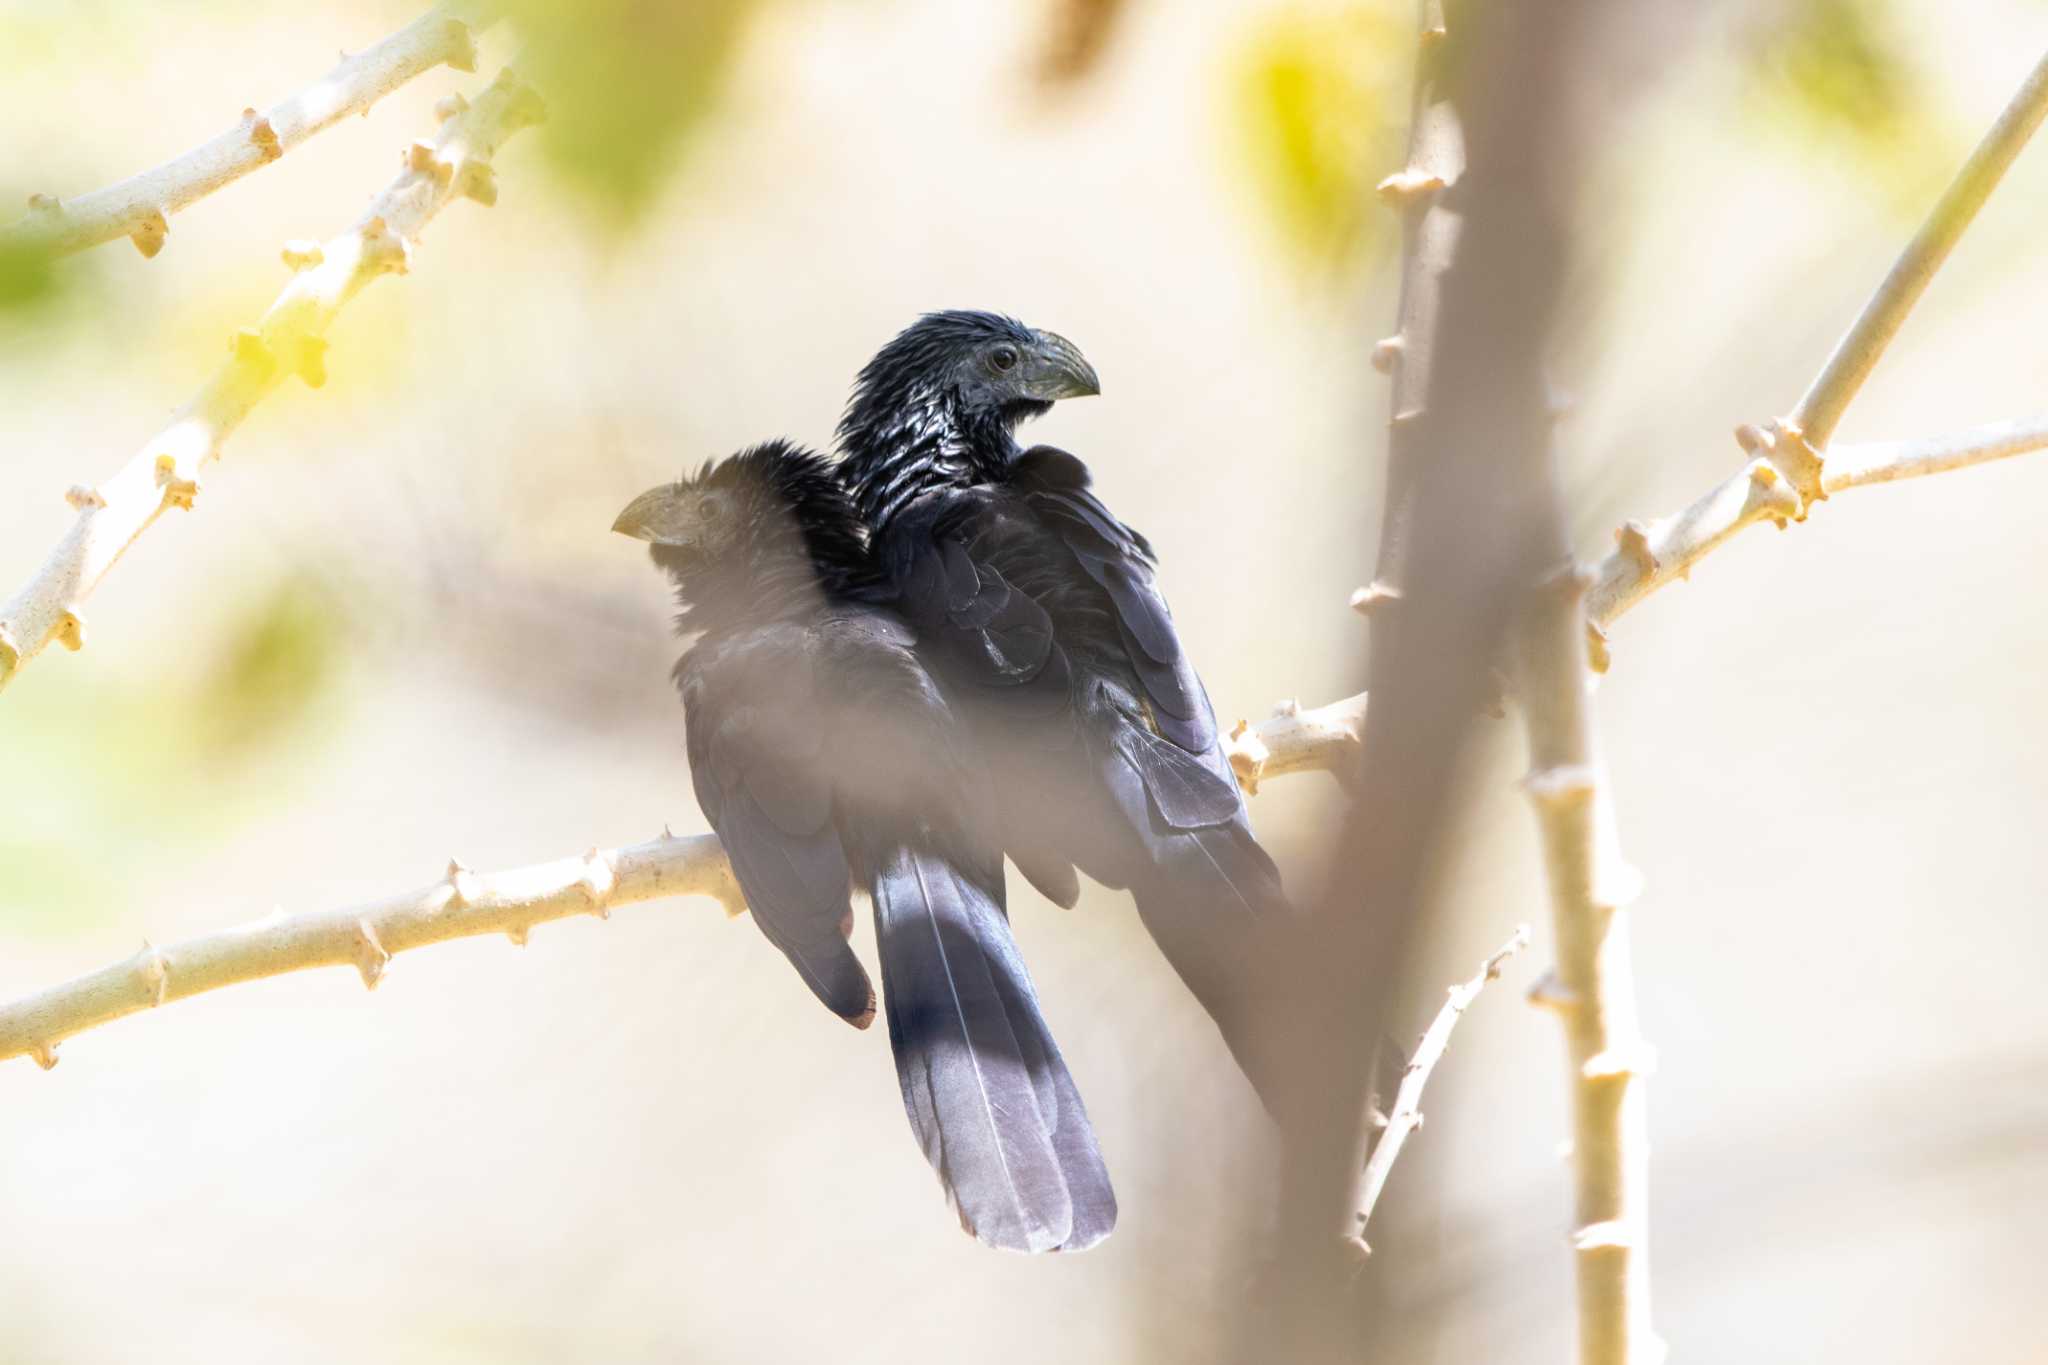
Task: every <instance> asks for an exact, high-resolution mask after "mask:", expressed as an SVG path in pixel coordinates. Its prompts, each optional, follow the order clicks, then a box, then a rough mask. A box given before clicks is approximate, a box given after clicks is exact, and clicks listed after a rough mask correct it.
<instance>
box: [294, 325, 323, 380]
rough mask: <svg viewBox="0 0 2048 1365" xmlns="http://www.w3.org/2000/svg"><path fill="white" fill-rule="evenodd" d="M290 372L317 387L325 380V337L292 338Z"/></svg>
mask: <svg viewBox="0 0 2048 1365" xmlns="http://www.w3.org/2000/svg"><path fill="white" fill-rule="evenodd" d="M290 372H291V373H293V374H295V375H297V376H298V377H299V378H301V379H303V380H305V381H306V387H307V388H309V389H317V388H319V387H320V386H321V385H322V384H325V383H326V382H327V338H326V337H313V336H302V337H298V338H296V339H294V341H293V343H292V355H291V366H290Z"/></svg>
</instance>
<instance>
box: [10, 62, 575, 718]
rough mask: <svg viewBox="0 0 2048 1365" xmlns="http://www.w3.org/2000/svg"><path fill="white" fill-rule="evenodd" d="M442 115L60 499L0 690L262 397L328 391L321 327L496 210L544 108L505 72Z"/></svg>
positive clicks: (191, 489)
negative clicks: (88, 476) (199, 368)
mask: <svg viewBox="0 0 2048 1365" xmlns="http://www.w3.org/2000/svg"><path fill="white" fill-rule="evenodd" d="M440 112H441V114H442V118H443V121H442V124H441V128H440V131H439V133H438V134H437V135H436V136H435V137H434V139H433V140H432V141H431V142H414V143H413V144H411V145H410V146H409V147H407V148H405V149H404V151H403V154H402V157H401V162H402V169H401V170H400V171H399V174H398V178H397V179H395V180H393V181H392V182H391V184H390V185H388V186H386V187H385V189H384V190H383V191H382V192H381V193H379V194H378V195H377V196H376V197H375V198H373V199H372V200H371V201H370V205H369V207H368V209H366V210H365V211H364V213H363V215H362V216H361V217H360V218H358V219H357V220H356V221H355V223H354V224H353V225H351V226H350V227H349V228H348V230H347V231H345V232H343V233H341V234H340V235H339V236H337V237H335V238H333V239H332V240H331V241H328V242H326V243H325V244H315V243H292V244H290V245H288V246H287V247H286V248H285V252H284V256H285V261H286V263H287V264H288V265H290V266H292V268H293V269H294V270H295V271H296V272H297V273H296V274H295V275H294V276H293V278H292V281H291V283H290V284H288V285H286V286H285V288H284V291H283V292H282V293H280V294H279V295H278V296H277V300H276V302H274V303H272V304H271V306H270V309H269V311H268V312H266V313H265V314H264V315H263V317H262V320H261V321H260V322H259V323H258V324H257V325H256V326H255V327H253V328H245V329H244V330H242V331H240V332H238V333H236V334H235V336H234V337H233V338H232V339H231V340H230V344H229V358H228V361H227V363H226V364H225V365H223V366H221V368H220V369H219V370H217V371H215V373H214V375H213V377H212V378H211V379H209V380H207V381H206V383H205V384H204V385H203V386H202V387H201V388H200V390H199V392H198V394H197V395H195V396H194V397H193V398H192V400H191V401H190V402H188V403H186V404H185V406H184V407H182V408H180V409H179V410H178V412H177V413H176V415H175V416H174V417H173V418H172V420H171V423H170V425H169V426H167V427H165V428H164V429H163V430H162V431H160V432H158V433H157V434H156V435H155V436H153V437H151V438H150V439H149V441H148V442H146V443H145V444H144V445H143V447H142V448H141V449H140V450H138V451H137V452H136V453H135V454H134V456H133V457H131V458H130V459H129V461H128V463H127V464H126V465H124V466H122V468H121V469H120V470H119V471H118V472H116V473H115V474H114V475H113V476H112V477H111V478H109V479H107V480H106V481H105V482H104V483H101V484H99V485H98V486H96V487H88V486H85V485H79V486H76V487H74V488H72V489H71V491H70V492H69V493H68V494H66V497H67V499H68V500H69V501H70V503H71V505H72V506H73V507H74V508H76V509H77V512H78V517H77V520H75V521H74V522H73V523H72V526H71V529H70V531H68V532H67V533H66V534H65V536H64V538H63V539H62V540H61V541H59V542H58V544H57V548H56V549H55V550H54V551H53V552H52V553H51V554H50V556H49V558H48V559H47V560H46V561H45V562H44V564H43V566H42V568H41V569H39V570H37V571H36V573H35V575H34V576H33V577H32V578H30V579H29V581H28V582H27V583H26V584H25V585H24V586H23V587H22V588H21V590H20V591H18V592H17V593H15V594H14V596H13V597H11V598H9V599H8V600H7V601H6V602H5V603H4V604H0V688H4V687H5V686H6V685H7V684H8V682H10V681H12V679H13V678H14V677H15V675H16V674H18V673H19V672H20V671H21V669H22V668H23V667H25V666H26V665H27V663H28V662H29V660H31V659H33V658H34V657H35V656H36V655H37V654H38V653H40V652H41V651H42V650H43V649H44V648H45V647H46V646H47V645H49V643H50V642H51V641H53V640H54V641H57V642H59V643H61V644H63V645H65V646H66V647H67V648H70V649H77V648H79V647H80V646H81V645H82V644H83V643H84V641H85V623H84V619H83V617H82V616H81V615H80V607H81V605H82V604H83V603H84V601H85V599H86V598H87V597H88V596H90V595H91V593H92V591H93V589H95V588H96V587H98V586H99V584H100V581H101V580H102V579H103V578H105V577H106V575H107V573H108V571H109V570H111V569H112V568H113V567H114V564H115V563H116V562H117V561H118V560H119V559H120V557H121V554H122V552H123V551H125V550H126V549H127V548H128V547H129V546H130V545H132V544H133V543H134V542H135V540H136V538H137V537H139V536H140V535H141V534H142V533H143V532H144V531H146V530H148V529H149V528H150V526H151V525H152V524H154V523H155V521H156V519H157V517H158V516H159V515H160V514H162V513H163V511H164V510H165V509H166V508H171V507H186V508H189V507H190V506H191V505H192V500H193V498H194V497H195V496H197V494H198V492H199V486H200V485H199V476H200V471H201V470H202V469H203V468H204V467H205V465H206V464H207V462H208V461H210V460H213V459H216V458H217V457H218V456H219V454H220V446H221V442H222V441H224V440H226V439H227V437H228V435H229V434H230V433H231V432H233V431H234V430H235V428H236V427H238V426H240V425H241V423H242V420H243V419H244V418H245V417H247V416H248V415H249V412H250V410H251V409H253V408H254V407H255V406H256V405H257V404H258V403H259V402H261V401H262V400H263V398H264V397H265V396H266V395H268V394H270V393H271V392H272V391H274V390H275V389H277V388H278V387H279V386H280V385H282V384H283V383H284V381H285V380H286V379H287V378H288V377H290V376H292V375H297V376H299V377H300V378H301V379H303V380H305V381H306V383H307V384H309V385H312V386H314V387H318V386H319V385H320V384H322V383H324V382H325V380H326V377H327V367H326V353H327V340H326V336H327V329H328V328H329V327H330V326H331V325H332V324H333V322H334V319H335V317H336V315H337V314H339V313H340V311H341V309H342V307H343V306H344V305H346V304H347V303H348V301H349V300H350V299H352V298H354V297H355V296H356V294H357V293H359V292H360V291H361V290H362V289H363V288H364V286H366V285H368V284H369V283H370V282H371V281H372V280H375V279H376V278H378V277H379V276H381V275H386V274H404V273H405V271H406V269H407V267H408V264H409V262H410V261H411V258H412V244H413V242H414V240H415V239H416V238H418V236H419V234H420V233H421V231H422V230H424V229H425V227H426V226H427V224H428V223H429V222H430V221H431V220H432V219H433V217H434V215H435V214H436V213H438V212H440V211H441V209H442V208H443V207H445V206H446V205H447V204H448V203H449V201H450V200H452V199H455V198H458V197H462V196H467V197H469V198H471V199H475V200H477V201H478V202H480V203H484V204H490V203H494V202H496V199H497V184H496V181H495V180H494V179H493V178H492V171H491V157H492V156H493V154H494V153H495V152H496V151H497V149H498V147H499V146H500V145H501V144H502V143H503V142H504V141H505V140H506V139H507V138H509V137H511V136H512V135H513V134H514V133H516V132H518V131H519V130H520V129H521V128H524V127H527V126H529V125H531V124H533V123H537V122H539V121H540V119H541V118H542V117H543V116H544V114H545V109H544V106H543V105H542V104H541V101H540V97H539V96H538V95H536V94H535V93H534V92H533V91H532V90H531V89H530V88H529V87H527V86H525V85H523V84H522V83H521V82H520V81H519V80H518V78H517V77H516V76H514V75H513V73H512V71H511V69H510V68H507V69H506V70H505V71H504V72H503V73H501V74H500V75H499V77H498V79H497V80H496V81H494V82H492V83H491V85H490V86H489V87H488V88H487V89H486V90H485V91H484V92H483V93H482V94H480V95H479V96H478V97H477V99H476V102H475V103H474V104H471V103H469V102H468V101H466V100H464V99H463V98H462V97H461V96H460V95H453V96H450V97H449V98H448V99H447V100H444V101H443V102H442V104H441V106H440Z"/></svg>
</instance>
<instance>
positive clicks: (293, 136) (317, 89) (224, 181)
mask: <svg viewBox="0 0 2048 1365" xmlns="http://www.w3.org/2000/svg"><path fill="white" fill-rule="evenodd" d="M494 18H495V16H494V15H488V14H477V15H469V14H466V13H465V14H462V15H458V14H457V13H456V12H455V10H454V9H453V8H451V7H450V6H447V5H441V6H437V7H436V8H434V9H432V10H429V11H428V12H427V13H426V14H424V15H422V16H421V17H420V18H418V19H416V20H414V21H413V22H412V23H411V24H408V25H407V26H406V27H404V28H402V29H400V30H399V31H398V32H396V33H394V34H392V35H391V36H390V37H388V38H385V39H384V40H383V41H382V42H379V43H377V44H375V45H374V46H371V47H367V48H365V49H363V50H362V51H361V52H357V53H354V54H352V55H348V56H344V57H343V58H342V59H341V61H340V63H339V64H338V65H336V66H335V68H334V69H333V70H332V71H330V72H328V73H327V74H326V75H325V76H322V77H321V78H320V79H319V80H317V81H315V82H314V83H313V84H311V85H309V86H307V87H306V88H305V89H304V90H301V91H299V92H298V93H297V94H294V95H291V96H289V97H288V98H286V99H284V100H281V101H279V102H278V103H276V104H273V105H272V106H270V108H268V109H266V110H263V111H262V112H260V113H259V112H257V111H256V110H255V109H245V110H243V111H242V117H241V119H240V121H239V122H237V123H236V124H235V126H234V127H233V128H230V129H229V130H228V131H226V132H224V133H222V134H220V135H219V136H218V137H215V138H213V139H212V140H211V141H208V142H202V143H201V144H199V145H198V146H197V147H194V148H193V149H192V150H190V151H188V152H186V153H185V154H184V155H183V156H179V157H176V158H173V159H172V160H170V161H166V162H165V163H164V164H163V165H161V166H157V167H153V168H152V169H150V170H146V171H143V172H141V173H140V174H138V175H132V176H129V177H128V178H127V179H126V180H123V181H121V182H120V183H119V184H115V185H109V186H107V187H106V188H105V189H99V190H93V191H91V192H90V193H87V194H81V195H79V196H77V197H76V198H72V199H61V200H60V199H57V198H55V197H54V196H51V195H44V194H38V195H31V196H30V197H29V212H28V216H27V217H25V218H22V219H20V220H19V221H18V222H15V223H12V224H10V225H9V226H8V227H7V228H5V229H4V230H0V250H40V251H46V252H49V253H51V254H54V255H65V254H68V253H70V252H74V251H83V250H85V249H86V248H87V247H93V246H98V245H99V244H100V243H102V242H111V241H113V240H114V239H115V238H117V237H126V238H128V239H130V240H131V241H133V242H134V243H135V246H136V249H137V250H139V251H141V252H142V254H143V255H144V256H154V255H156V254H157V252H158V251H160V250H162V249H163V244H164V237H165V235H166V234H167V233H169V231H170V224H169V222H168V219H169V218H170V216H171V215H172V214H174V213H176V212H177V211H178V210H179V209H182V208H184V207H185V206H186V205H188V204H191V203H193V202H195V201H196V200H199V199H203V198H205V197H206V196H207V195H209V194H212V193H213V192H214V191H215V190H218V189H220V188H222V187H223V186H226V185H229V184H232V183H234V182H235V181H237V180H239V179H241V178H242V177H243V176H245V175H247V174H248V173H249V172H251V171H253V170H256V169H257V168H259V167H261V166H267V165H269V164H270V163H271V162H273V161H275V160H277V159H278V158H279V157H281V156H283V155H284V154H285V153H286V152H288V151H290V150H291V149H292V148H294V147H296V146H298V145H299V144H300V143H301V142H304V141H305V140H306V139H307V138H309V137H311V136H313V134H315V133H317V132H320V131H321V130H322V129H325V128H330V127H332V126H333V125H334V124H336V123H338V122H340V121H341V120H342V119H344V118H346V117H348V116H349V115H350V114H366V113H368V112H369V111H370V106H371V105H373V104H375V103H376V102H377V101H378V100H380V99H382V98H384V96H386V95H388V94H390V93H391V92H392V91H393V90H396V89H397V88H398V87H399V86H401V85H404V84H405V83H406V82H407V81H409V80H411V79H412V78H413V77H415V76H418V75H420V74H421V73H422V72H426V71H431V70H433V69H434V68H435V67H437V66H440V65H443V64H444V63H445V64H446V65H448V66H451V67H453V68H455V69H456V70H457V71H474V70H476V42H475V38H474V36H473V35H474V31H475V30H478V29H482V28H484V27H486V26H488V25H489V24H490V23H491V22H493V19H494Z"/></svg>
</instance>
